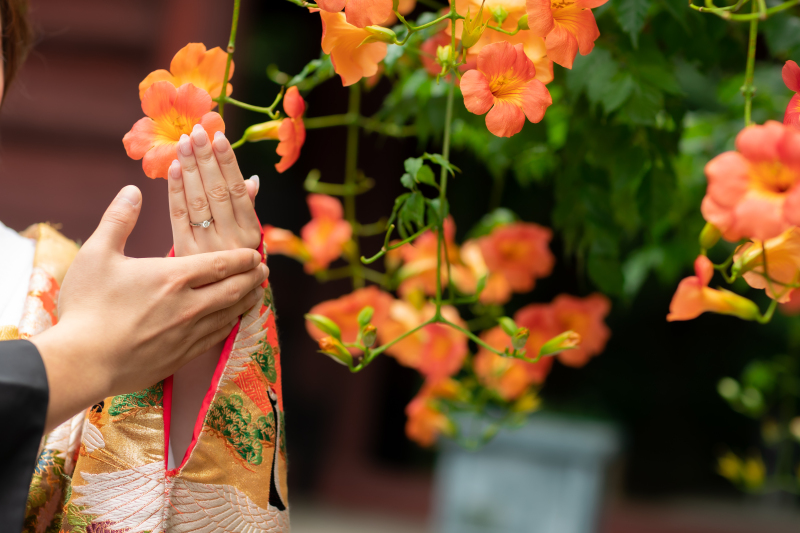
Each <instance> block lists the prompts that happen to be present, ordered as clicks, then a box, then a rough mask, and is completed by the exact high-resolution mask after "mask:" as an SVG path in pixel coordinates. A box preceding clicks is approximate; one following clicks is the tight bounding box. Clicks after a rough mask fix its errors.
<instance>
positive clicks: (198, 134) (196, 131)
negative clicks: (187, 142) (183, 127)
mask: <svg viewBox="0 0 800 533" xmlns="http://www.w3.org/2000/svg"><path fill="white" fill-rule="evenodd" d="M192 140H193V141H194V143H195V144H196V145H197V146H205V145H206V143H207V142H208V134H207V133H206V130H205V129H203V126H201V125H200V124H195V125H194V128H192Z"/></svg>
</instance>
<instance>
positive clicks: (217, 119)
mask: <svg viewBox="0 0 800 533" xmlns="http://www.w3.org/2000/svg"><path fill="white" fill-rule="evenodd" d="M199 124H200V125H201V126H203V129H204V130H206V133H207V134H208V138H209V139H213V138H214V134H215V133H217V132H218V131H221V132H222V133H225V121H223V120H222V117H221V116H219V113H217V112H216V111H209V112H208V113H206V114H205V115H203V116H202V117H201V118H200V122H199Z"/></svg>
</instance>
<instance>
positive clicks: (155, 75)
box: [139, 68, 175, 100]
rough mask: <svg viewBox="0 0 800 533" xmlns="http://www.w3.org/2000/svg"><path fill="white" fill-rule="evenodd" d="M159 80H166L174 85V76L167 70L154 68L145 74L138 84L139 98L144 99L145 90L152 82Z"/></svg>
mask: <svg viewBox="0 0 800 533" xmlns="http://www.w3.org/2000/svg"><path fill="white" fill-rule="evenodd" d="M159 81H167V82H169V83H170V84H172V85H175V76H173V75H172V74H170V72H169V71H168V70H164V69H163V68H162V69H159V70H154V71H153V72H151V73H150V74H148V75H147V77H146V78H145V79H143V80H142V82H141V83H140V84H139V100H142V99H144V93H146V92H147V89H149V88H150V86H152V85H153V84H154V83H156V82H159Z"/></svg>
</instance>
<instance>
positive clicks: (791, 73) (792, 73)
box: [781, 61, 800, 93]
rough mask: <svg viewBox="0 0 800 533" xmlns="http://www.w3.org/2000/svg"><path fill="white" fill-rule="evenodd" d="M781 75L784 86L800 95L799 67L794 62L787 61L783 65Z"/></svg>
mask: <svg viewBox="0 0 800 533" xmlns="http://www.w3.org/2000/svg"><path fill="white" fill-rule="evenodd" d="M781 74H782V75H783V83H785V84H786V86H787V87H788V88H789V90H790V91H795V92H798V93H800V66H798V65H797V63H795V62H794V61H787V62H786V64H785V65H783V70H782V71H781Z"/></svg>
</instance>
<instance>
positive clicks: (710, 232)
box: [700, 222, 722, 250]
mask: <svg viewBox="0 0 800 533" xmlns="http://www.w3.org/2000/svg"><path fill="white" fill-rule="evenodd" d="M721 236H722V232H721V231H719V228H717V227H716V226H715V225H714V224H712V223H711V222H706V225H705V226H704V227H703V231H701V232H700V248H702V249H703V250H710V249H711V248H713V247H714V245H715V244H717V241H719V238H720V237H721Z"/></svg>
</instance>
